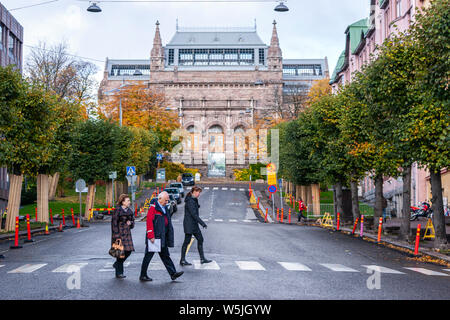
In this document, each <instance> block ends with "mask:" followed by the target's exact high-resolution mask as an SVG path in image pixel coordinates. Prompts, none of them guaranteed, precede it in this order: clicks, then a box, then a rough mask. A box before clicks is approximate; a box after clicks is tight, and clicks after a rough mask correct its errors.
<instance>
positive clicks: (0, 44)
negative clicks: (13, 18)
mask: <svg viewBox="0 0 450 320" xmlns="http://www.w3.org/2000/svg"><path fill="white" fill-rule="evenodd" d="M3 46H4V44H3V26H2V25H1V24H0V48H3Z"/></svg>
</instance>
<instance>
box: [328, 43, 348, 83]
mask: <svg viewBox="0 0 450 320" xmlns="http://www.w3.org/2000/svg"><path fill="white" fill-rule="evenodd" d="M344 63H345V50H344V51H342V53H341V55H340V56H339V58H338V61H337V63H336V68H334V71H333V75H332V76H331V79H330V84H333V83H334V82H335V81H336V76H337V74H338V73H339V72H341V69H342V67H343V66H344Z"/></svg>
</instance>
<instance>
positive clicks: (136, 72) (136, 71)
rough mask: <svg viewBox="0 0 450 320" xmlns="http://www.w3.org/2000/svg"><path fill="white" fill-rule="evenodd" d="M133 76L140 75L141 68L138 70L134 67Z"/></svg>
mask: <svg viewBox="0 0 450 320" xmlns="http://www.w3.org/2000/svg"><path fill="white" fill-rule="evenodd" d="M133 76H142V72H141V70H139V69H138V68H136V70H134V73H133Z"/></svg>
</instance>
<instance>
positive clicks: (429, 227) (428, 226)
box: [423, 218, 436, 240]
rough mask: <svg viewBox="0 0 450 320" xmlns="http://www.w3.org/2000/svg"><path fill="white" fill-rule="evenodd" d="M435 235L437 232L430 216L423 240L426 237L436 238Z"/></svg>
mask: <svg viewBox="0 0 450 320" xmlns="http://www.w3.org/2000/svg"><path fill="white" fill-rule="evenodd" d="M428 231H429V232H430V234H428ZM435 235H436V234H435V232H434V226H433V221H431V219H430V218H428V221H427V225H426V227H425V234H424V235H423V240H426V239H430V240H434V237H435Z"/></svg>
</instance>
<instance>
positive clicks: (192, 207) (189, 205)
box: [183, 195, 206, 234]
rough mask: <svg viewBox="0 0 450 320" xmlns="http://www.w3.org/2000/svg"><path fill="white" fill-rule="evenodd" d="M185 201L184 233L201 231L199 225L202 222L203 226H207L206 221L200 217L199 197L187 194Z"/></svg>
mask: <svg viewBox="0 0 450 320" xmlns="http://www.w3.org/2000/svg"><path fill="white" fill-rule="evenodd" d="M184 202H185V205H184V220H183V227H184V233H187V234H194V233H199V232H200V228H199V226H198V225H199V224H200V225H201V226H202V227H205V226H206V223H204V222H203V220H202V219H200V216H199V212H198V208H200V205H199V204H198V199H197V198H194V197H192V196H191V195H187V196H186V199H184Z"/></svg>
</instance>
